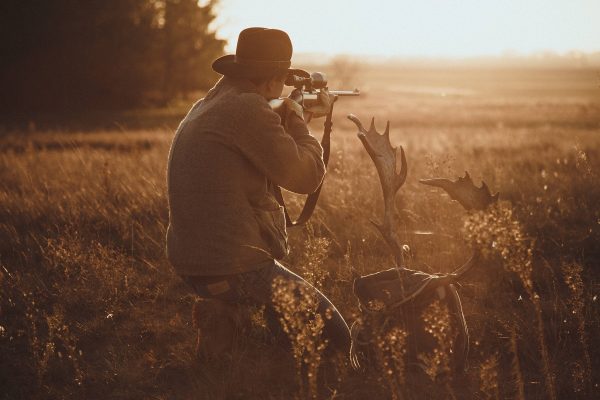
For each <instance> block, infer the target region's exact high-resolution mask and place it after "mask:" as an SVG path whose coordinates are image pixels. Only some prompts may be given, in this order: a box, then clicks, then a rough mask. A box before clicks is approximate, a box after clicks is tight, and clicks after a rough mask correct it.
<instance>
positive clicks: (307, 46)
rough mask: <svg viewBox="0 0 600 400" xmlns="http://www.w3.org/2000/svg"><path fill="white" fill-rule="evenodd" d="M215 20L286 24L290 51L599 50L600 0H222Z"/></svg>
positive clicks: (225, 27)
mask: <svg viewBox="0 0 600 400" xmlns="http://www.w3.org/2000/svg"><path fill="white" fill-rule="evenodd" d="M218 12H219V17H218V20H217V22H216V27H217V29H218V32H219V36H220V37H222V38H225V39H228V40H229V42H230V43H229V47H228V49H227V50H228V52H230V53H233V52H235V43H236V41H237V35H238V33H239V31H240V30H241V29H243V28H245V27H248V26H265V27H273V28H280V29H283V30H285V31H287V32H288V33H289V34H290V37H291V38H292V42H293V44H294V51H295V52H318V53H330V54H331V53H354V54H376V55H382V56H396V55H398V56H453V57H464V56H477V55H499V54H501V53H503V52H504V51H507V50H513V51H516V52H518V53H523V54H528V53H532V52H538V51H545V50H550V51H554V52H558V53H563V52H567V51H570V50H582V51H600V0H412V1H406V0H371V1H364V0H294V1H290V0H220V5H219V11H218Z"/></svg>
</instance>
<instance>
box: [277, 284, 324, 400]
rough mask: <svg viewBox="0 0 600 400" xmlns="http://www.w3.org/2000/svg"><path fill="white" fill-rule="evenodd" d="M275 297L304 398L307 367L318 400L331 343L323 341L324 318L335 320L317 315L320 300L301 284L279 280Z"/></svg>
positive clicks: (310, 390) (312, 392) (311, 393)
mask: <svg viewBox="0 0 600 400" xmlns="http://www.w3.org/2000/svg"><path fill="white" fill-rule="evenodd" d="M272 296H273V304H274V307H275V310H276V311H277V312H278V313H279V315H280V322H281V325H282V327H283V331H284V332H285V333H286V334H287V336H288V337H289V339H290V342H291V344H292V349H293V354H294V359H295V361H296V368H297V371H298V377H299V381H300V392H301V395H302V396H303V397H306V391H305V388H304V379H303V376H302V371H303V366H306V377H307V381H308V396H310V397H312V398H316V397H317V374H318V372H319V366H320V365H321V361H322V354H323V351H324V350H325V348H326V347H327V343H328V341H327V339H324V338H322V333H323V328H324V327H325V320H324V318H328V319H329V318H331V314H329V313H326V314H325V316H324V317H323V316H321V314H319V313H318V312H317V307H318V305H319V303H318V299H317V298H316V297H315V296H314V295H313V294H312V293H311V291H309V290H307V289H306V287H305V286H303V285H302V284H300V283H298V282H294V281H286V280H284V279H283V278H281V277H277V278H275V280H274V281H273V294H272ZM328 312H330V311H329V310H328Z"/></svg>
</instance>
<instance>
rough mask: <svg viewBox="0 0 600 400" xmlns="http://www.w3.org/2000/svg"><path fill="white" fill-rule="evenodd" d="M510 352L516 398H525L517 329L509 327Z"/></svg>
mask: <svg viewBox="0 0 600 400" xmlns="http://www.w3.org/2000/svg"><path fill="white" fill-rule="evenodd" d="M510 352H511V353H512V355H513V359H512V363H511V370H512V371H511V372H512V374H513V376H514V379H515V384H516V386H517V396H516V399H517V400H525V386H524V382H523V374H522V373H521V363H520V362H519V350H518V347H517V330H516V329H515V327H514V326H513V327H511V330H510Z"/></svg>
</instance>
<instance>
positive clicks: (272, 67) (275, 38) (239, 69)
mask: <svg viewBox="0 0 600 400" xmlns="http://www.w3.org/2000/svg"><path fill="white" fill-rule="evenodd" d="M292 51H293V49H292V41H291V40H290V37H289V36H288V34H287V33H285V32H284V31H281V30H279V29H268V28H258V27H254V28H247V29H244V30H243V31H241V32H240V35H239V37H238V41H237V47H236V50H235V54H228V55H226V56H223V57H220V58H217V59H216V60H215V61H214V62H213V64H212V68H213V69H214V70H215V71H216V72H218V73H220V74H223V75H227V76H233V77H237V78H262V77H269V76H271V75H274V74H277V73H279V72H281V73H283V72H286V71H288V70H290V66H291V64H292V63H291V59H292ZM291 71H293V70H291Z"/></svg>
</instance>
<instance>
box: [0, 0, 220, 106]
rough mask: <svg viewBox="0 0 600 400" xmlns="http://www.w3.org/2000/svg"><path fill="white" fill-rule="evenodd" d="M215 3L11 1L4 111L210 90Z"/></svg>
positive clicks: (1, 57)
mask: <svg viewBox="0 0 600 400" xmlns="http://www.w3.org/2000/svg"><path fill="white" fill-rule="evenodd" d="M214 6H215V0H212V1H209V2H208V3H206V4H205V5H202V6H201V5H199V3H198V0H46V1H41V0H40V1H35V0H2V2H0V91H1V94H0V99H2V100H0V106H1V107H2V110H0V113H3V112H7V111H11V110H22V111H30V110H31V111H36V110H57V111H58V110H63V111H76V110H81V109H85V108H96V109H97V108H102V109H123V108H129V107H138V106H142V105H147V104H156V103H161V104H165V103H168V102H169V101H170V100H173V99H174V98H176V97H177V96H181V95H185V94H187V93H189V92H190V91H193V90H198V89H202V88H206V87H208V86H209V85H210V84H211V83H213V82H214V80H215V77H216V75H215V74H214V72H213V71H212V69H211V67H210V65H211V61H212V60H213V59H214V58H215V57H217V56H219V55H221V54H222V53H223V48H224V45H225V41H223V40H220V39H217V38H216V36H215V32H214V31H213V30H211V29H209V25H210V23H211V22H212V21H213V20H214V18H215V14H214Z"/></svg>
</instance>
